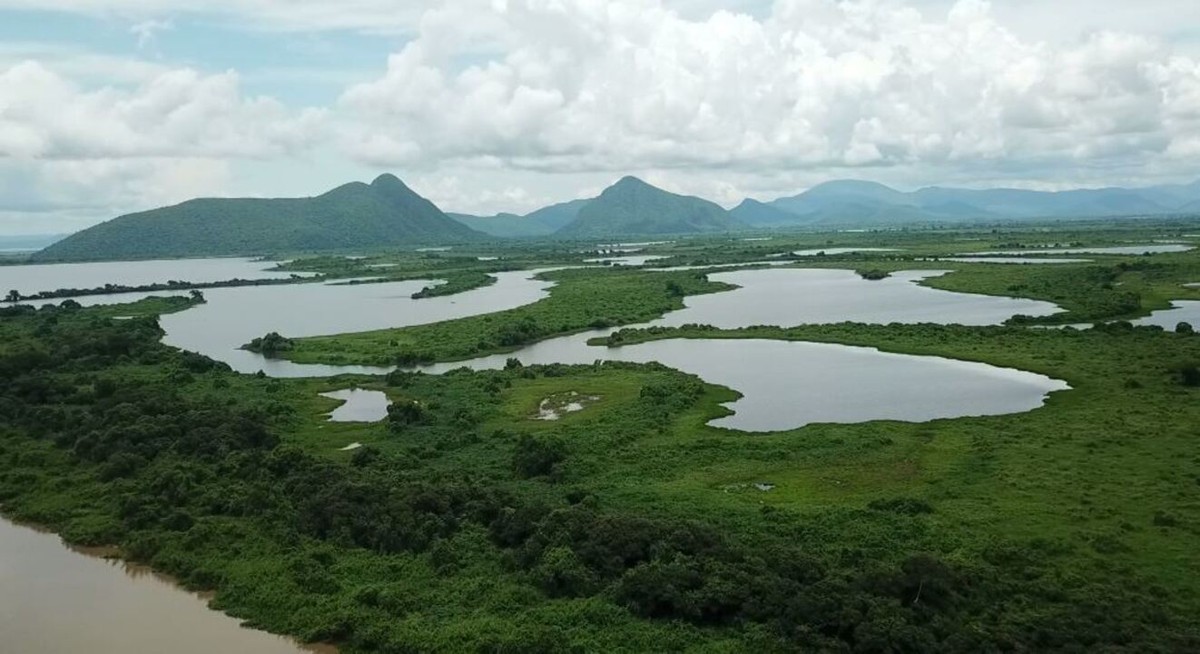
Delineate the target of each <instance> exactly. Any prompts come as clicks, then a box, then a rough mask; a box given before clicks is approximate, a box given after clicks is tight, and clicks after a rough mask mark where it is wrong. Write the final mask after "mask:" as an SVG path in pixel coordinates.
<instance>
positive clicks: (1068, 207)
mask: <svg viewBox="0 0 1200 654" xmlns="http://www.w3.org/2000/svg"><path fill="white" fill-rule="evenodd" d="M1197 203H1200V182H1196V183H1193V184H1179V185H1170V186H1152V187H1147V188H1139V189H1127V188H1098V189H1075V190H1068V191H1055V192H1048V191H1031V190H1026V189H1012V188H996V189H981V190H976V189H962V188H946V187H937V186H931V187H927V188H922V189H920V190H917V191H912V192H903V191H897V190H895V189H893V188H890V187H887V186H884V185H882V184H877V183H874V182H863V181H857V180H839V181H833V182H827V183H824V184H820V185H817V186H814V187H813V188H811V189H809V190H807V191H805V192H804V193H801V194H799V195H796V196H792V197H785V198H779V199H777V200H773V201H771V202H767V203H759V204H760V205H761V206H763V207H769V208H771V209H776V210H778V211H782V212H784V213H785V214H786V216H790V219H789V218H787V217H786V216H783V217H781V216H779V215H778V214H772V218H771V223H772V224H774V225H809V224H827V225H828V224H839V225H842V224H845V225H850V224H855V225H879V224H890V223H899V222H930V221H965V220H985V219H987V220H995V219H1000V220H1014V219H1035V218H1106V217H1117V216H1142V215H1165V214H1173V213H1188V212H1195V211H1196V210H1197V207H1198V206H1200V205H1198V204H1197ZM745 204H746V203H743V205H745ZM739 209H741V207H739ZM737 211H738V210H737V209H735V212H737ZM755 211H757V212H758V213H760V214H763V213H764V210H762V209H761V208H755ZM751 222H752V221H751ZM759 224H761V223H759Z"/></svg>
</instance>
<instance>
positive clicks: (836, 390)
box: [162, 268, 1066, 432]
mask: <svg viewBox="0 0 1200 654" xmlns="http://www.w3.org/2000/svg"><path fill="white" fill-rule="evenodd" d="M502 274H503V275H508V277H506V278H505V280H504V281H502V282H498V283H497V284H496V285H494V286H492V287H488V288H483V289H477V290H475V291H470V292H468V293H464V294H460V295H456V296H450V297H447V298H433V299H428V300H419V301H412V300H408V299H407V293H408V292H409V291H410V290H411V289H412V288H415V287H416V286H412V287H404V288H397V289H395V290H393V291H391V292H386V293H383V294H382V295H380V296H372V297H371V298H368V299H372V301H373V302H375V301H377V302H379V303H378V304H375V303H368V304H366V305H356V306H359V309H355V308H354V307H353V306H350V305H346V306H339V307H329V306H328V305H325V304H321V303H320V302H318V301H317V300H319V299H320V298H313V297H309V298H308V300H307V302H308V303H307V304H306V305H305V306H306V307H307V308H308V309H310V310H307V311H306V310H296V309H291V308H288V307H289V306H291V304H289V303H288V302H287V301H283V300H280V304H278V305H269V306H257V307H255V306H249V305H248V303H247V301H246V300H245V298H243V299H242V300H241V301H236V302H235V301H232V300H222V298H221V295H222V294H223V293H217V294H214V296H213V297H211V298H210V300H209V304H208V305H205V306H201V307H198V308H196V309H191V310H189V311H185V312H182V313H178V314H173V315H169V316H164V317H163V319H162V324H163V327H164V329H165V330H166V331H167V336H166V338H165V339H164V341H165V342H166V343H168V344H170V345H175V346H177V347H182V348H184V349H189V350H194V351H197V352H201V353H202V354H206V355H208V356H210V357H212V358H214V359H218V360H222V361H225V362H227V363H229V364H230V365H232V366H233V367H234V368H235V369H237V370H239V371H242V372H256V371H258V370H262V371H264V372H265V373H266V374H268V375H272V376H277V377H326V376H332V375H337V374H342V373H362V374H383V373H386V372H388V371H390V370H391V368H383V367H370V366H334V365H308V364H294V363H291V362H288V361H283V360H275V359H266V358H264V357H261V356H260V355H257V354H254V353H252V352H247V351H243V350H239V349H237V348H238V347H240V346H241V345H242V344H244V343H246V342H247V341H249V340H250V339H251V338H253V337H255V336H261V335H262V334H264V333H266V332H268V331H278V332H280V333H284V334H286V335H288V336H307V335H319V334H337V333H345V332H350V331H363V330H367V329H377V328H383V327H397V326H402V325H414V324H422V323H426V322H435V321H439V320H447V319H449V318H451V317H462V316H466V315H475V314H479V313H486V312H489V311H494V310H498V309H494V308H489V307H491V306H495V305H496V304H497V303H498V304H500V305H504V304H505V303H507V302H511V301H512V298H513V297H515V296H514V292H515V291H514V289H517V290H520V291H527V290H530V289H531V288H536V289H537V290H536V293H537V294H539V295H540V294H541V293H544V292H545V288H546V286H548V284H547V283H544V282H541V283H538V282H536V280H532V279H531V277H532V273H531V272H523V273H502ZM937 274H940V273H938V272H930V271H917V272H905V273H898V274H896V275H893V276H892V277H889V278H888V279H884V280H878V281H867V280H864V279H862V278H861V277H859V276H858V275H857V274H855V273H853V272H851V271H846V270H824V269H799V268H776V269H761V270H739V271H733V272H722V273H714V274H713V275H712V276H711V278H712V279H714V280H718V281H723V282H727V283H730V284H734V285H736V286H737V287H738V288H736V289H735V290H732V291H728V292H724V293H716V294H711V295H700V296H692V297H688V298H686V299H685V305H686V306H685V308H684V309H681V310H679V311H674V312H671V313H669V314H667V315H666V316H664V317H663V318H661V319H658V320H654V321H651V322H649V323H646V324H645V325H641V326H679V325H685V324H689V323H695V324H711V325H714V326H718V327H722V328H728V329H734V328H738V327H746V326H752V325H776V326H794V325H801V324H820V323H834V322H843V321H858V322H867V323H876V324H886V323H892V322H902V323H920V322H934V323H943V324H946V323H959V324H968V325H985V324H997V323H1000V322H1002V321H1004V320H1005V319H1007V318H1008V317H1010V316H1012V315H1014V314H1017V313H1024V314H1028V315H1047V314H1049V313H1054V312H1055V311H1058V307H1056V306H1055V305H1052V304H1049V303H1045V302H1036V301H1032V300H1020V299H1013V298H1002V297H993V296H986V295H973V294H966V293H952V292H948V291H941V290H937V289H932V288H927V287H923V286H919V285H918V284H917V283H916V282H918V281H920V280H922V279H926V278H928V277H929V276H931V275H937ZM414 284H416V285H420V284H421V282H416V283H414ZM502 284H503V285H502ZM524 284H534V286H525V285H524ZM510 285H511V286H510ZM387 286H391V284H378V285H364V286H360V287H324V288H325V289H326V290H323V291H320V292H321V293H323V294H331V295H330V297H337V295H336V294H337V292H338V289H342V288H350V289H354V288H357V289H358V290H359V291H364V290H365V291H370V289H371V287H376V289H378V287H387ZM286 288H288V289H296V292H297V293H298V294H302V293H303V291H304V290H305V289H308V290H311V289H313V288H322V287H319V286H313V285H302V286H295V287H286ZM219 290H220V291H222V292H226V291H232V292H233V293H230V295H233V296H237V295H238V294H237V293H236V291H238V290H240V289H219ZM493 293H495V295H491V294H493ZM472 294H474V297H472ZM516 295H520V293H516ZM389 296H390V297H391V300H388V297H389ZM253 297H254V298H261V297H262V296H261V295H257V294H254V295H253ZM520 297H522V298H523V299H525V300H528V299H529V297H528V296H523V295H520ZM363 299H364V298H358V299H356V300H354V302H362V300H363ZM343 300H345V298H343ZM385 300H387V302H385ZM437 300H443V301H446V302H443V304H442V305H440V306H441V308H440V309H435V308H434V307H435V305H434V304H423V303H433V302H435V301H437ZM449 301H455V302H449ZM390 302H394V303H395V305H394V307H392V308H391V309H388V308H387V307H389V306H391V304H389V303H390ZM313 306H321V307H322V309H323V310H321V311H317V312H312V311H311V307H313ZM362 306H368V307H373V309H372V310H371V311H370V312H368V313H367V314H366V315H360V314H359V311H361V308H362ZM385 309H386V310H385ZM292 311H295V312H296V315H294V316H293V315H292V314H291V313H289V312H292ZM313 314H320V315H313ZM612 331H613V330H611V329H608V330H597V331H590V332H586V333H580V334H573V335H569V336H563V337H559V338H553V339H549V340H545V341H542V342H539V343H534V344H532V345H529V346H526V347H524V348H521V349H520V350H518V351H516V352H513V353H509V354H502V355H495V356H486V357H480V358H477V359H472V360H469V361H462V362H454V363H440V364H435V365H431V366H423V367H419V368H416V369H417V370H421V371H424V372H428V373H434V374H438V373H442V372H445V371H447V370H452V369H454V368H460V367H464V366H465V367H470V368H475V369H488V368H500V367H502V366H503V365H504V364H505V362H506V361H507V360H508V358H510V357H514V358H517V359H519V360H521V361H522V362H523V363H526V364H552V363H564V364H585V363H592V362H594V361H597V360H614V361H630V362H641V363H644V362H651V361H657V362H660V363H663V364H664V365H668V366H670V367H672V368H676V369H679V370H682V371H684V372H687V373H691V374H695V375H698V376H699V377H701V378H702V379H704V380H705V381H708V382H711V383H715V384H720V385H722V386H727V387H729V388H732V389H734V390H736V391H738V392H739V393H741V394H742V395H743V397H742V398H741V399H740V400H738V401H737V402H734V403H732V404H731V405H730V406H731V408H732V409H733V410H734V411H735V413H734V415H732V416H728V417H725V418H721V419H718V420H716V421H714V422H713V424H714V425H716V426H721V427H728V428H734V429H742V430H745V431H758V432H762V431H779V430H786V429H794V428H798V427H802V426H804V425H807V424H811V423H815V422H863V421H868V420H881V419H892V420H910V421H923V420H930V419H935V418H951V417H959V416H968V415H996V414H1004V413H1016V412H1021V411H1027V410H1030V409H1033V408H1036V407H1038V406H1040V405H1041V403H1042V401H1043V400H1044V398H1045V396H1046V394H1047V393H1050V392H1053V391H1056V390H1063V389H1065V388H1066V385H1065V384H1063V383H1062V382H1058V381H1056V380H1052V379H1049V378H1047V377H1043V376H1041V375H1035V374H1032V373H1026V372H1021V371H1015V370H1002V369H1000V368H995V367H993V366H987V365H984V364H971V363H964V362H960V361H951V360H948V359H940V358H936V357H909V356H900V355H893V354H885V353H882V352H878V351H875V350H872V349H864V348H851V347H845V346H839V345H820V344H813V343H800V342H786V341H778V340H754V341H750V340H682V339H675V340H667V341H655V342H650V343H642V344H637V345H628V346H624V347H616V348H607V347H596V346H590V345H588V344H587V341H588V339H589V338H593V337H597V336H606V335H608V334H609V333H611V332H612Z"/></svg>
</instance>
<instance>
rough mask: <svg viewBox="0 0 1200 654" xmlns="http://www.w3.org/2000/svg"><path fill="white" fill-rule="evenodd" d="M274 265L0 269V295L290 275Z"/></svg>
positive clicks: (175, 262)
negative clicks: (62, 289)
mask: <svg viewBox="0 0 1200 654" xmlns="http://www.w3.org/2000/svg"><path fill="white" fill-rule="evenodd" d="M275 265H276V264H275V262H272V261H255V260H253V259H237V258H224V259H169V260H156V261H107V262H102V263H55V264H35V265H28V266H0V289H4V290H3V291H0V293H8V291H9V290H13V289H15V290H18V291H20V292H21V293H22V294H23V295H29V294H31V293H37V292H41V291H56V290H58V289H60V288H89V289H90V288H98V287H100V286H104V285H105V284H121V285H124V286H141V285H145V284H157V283H164V282H169V281H183V282H194V283H204V282H223V281H226V280H230V279H281V278H287V277H290V276H291V275H292V273H289V272H280V271H277V270H276V271H271V270H267V269H268V268H273V267H275ZM160 295H161V294H160ZM126 297H127V296H126ZM59 301H61V300H59Z"/></svg>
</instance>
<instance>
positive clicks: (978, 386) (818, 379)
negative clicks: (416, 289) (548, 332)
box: [418, 333, 1069, 432]
mask: <svg viewBox="0 0 1200 654" xmlns="http://www.w3.org/2000/svg"><path fill="white" fill-rule="evenodd" d="M596 335H597V334H596V333H591V334H582V335H576V336H568V337H563V338H556V339H551V340H548V341H543V342H541V343H535V344H534V345H531V346H529V347H526V348H523V349H522V350H521V351H519V352H516V353H513V354H501V355H493V356H487V357H480V358H478V359H471V360H470V361H465V362H458V363H440V364H436V365H432V366H423V367H420V368H418V370H421V371H424V372H427V373H432V374H441V373H444V372H448V371H450V370H453V369H455V368H461V367H464V366H465V367H469V368H472V369H475V370H484V369H493V370H494V369H500V368H503V367H504V365H505V363H506V362H507V360H508V358H509V357H516V358H517V359H520V360H521V362H522V363H524V364H526V365H531V364H551V363H567V364H590V363H592V362H594V361H597V360H605V361H628V362H633V363H649V362H654V361H656V362H659V363H661V364H663V365H666V366H669V367H671V368H675V369H676V370H680V371H683V372H686V373H690V374H694V375H697V376H698V377H700V378H701V379H703V380H704V381H706V382H709V383H712V384H718V385H720V386H725V387H728V388H731V389H733V390H735V391H738V392H739V393H741V394H742V398H741V399H739V400H737V401H735V402H732V403H730V404H728V405H727V406H728V407H729V408H730V409H732V410H733V411H734V412H735V413H734V414H733V415H730V416H726V417H724V418H718V419H716V420H713V421H712V422H710V424H711V425H713V426H714V427H724V428H728V429H739V430H742V431H748V432H772V431H783V430H788V429H796V428H799V427H803V426H805V425H808V424H813V423H824V422H836V423H857V422H867V421H871V420H903V421H908V422H921V421H926V420H934V419H937V418H956V417H963V416H983V415H1001V414H1006V413H1021V412H1024V411H1029V410H1031V409H1035V408H1037V407H1039V406H1041V405H1042V402H1043V401H1044V400H1045V397H1046V394H1048V393H1051V392H1054V391H1060V390H1067V389H1068V388H1069V387H1068V386H1067V384H1066V383H1065V382H1062V381H1058V380H1055V379H1050V378H1049V377H1045V376H1042V375H1037V374H1034V373H1029V372H1024V371H1020V370H1010V369H1004V368H997V367H995V366H990V365H986V364H981V363H969V362H965V361H956V360H953V359H943V358H938V357H926V356H909V355H901V354H890V353H885V352H880V351H878V350H875V349H873V348H862V347H849V346H845V345H832V344H826V343H808V342H801V341H779V340H768V339H671V340H664V341H651V342H649V343H640V344H637V345H625V346H621V347H614V348H608V347H593V346H589V345H587V339H588V338H589V337H592V336H596Z"/></svg>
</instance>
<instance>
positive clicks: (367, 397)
mask: <svg viewBox="0 0 1200 654" xmlns="http://www.w3.org/2000/svg"><path fill="white" fill-rule="evenodd" d="M321 397H327V398H329V399H331V400H341V401H342V404H341V406H339V407H338V408H336V409H334V410H333V412H332V413H330V414H329V421H330V422H379V421H380V420H383V419H384V418H386V417H387V410H388V405H389V404H391V401H390V400H388V396H387V394H386V393H383V392H382V391H368V390H364V389H361V388H349V389H346V390H341V391H332V392H329V393H321Z"/></svg>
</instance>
